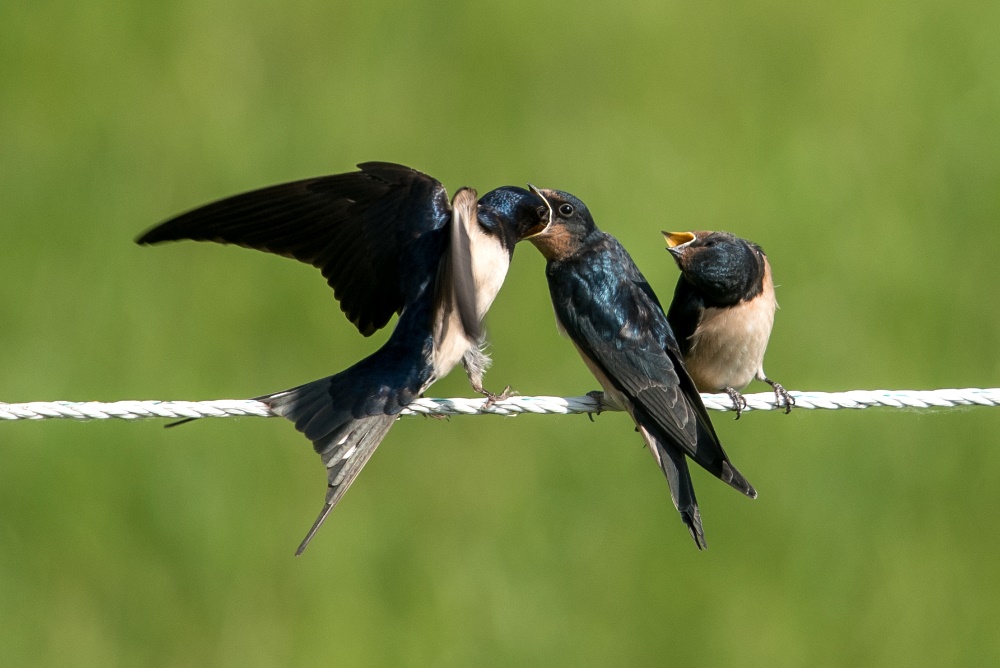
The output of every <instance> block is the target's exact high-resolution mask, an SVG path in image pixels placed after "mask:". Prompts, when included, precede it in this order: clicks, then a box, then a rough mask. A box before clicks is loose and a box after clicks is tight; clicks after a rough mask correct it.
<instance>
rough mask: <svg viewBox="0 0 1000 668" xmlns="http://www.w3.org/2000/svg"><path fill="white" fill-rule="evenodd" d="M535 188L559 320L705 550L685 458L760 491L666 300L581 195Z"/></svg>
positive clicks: (538, 239) (540, 242) (541, 244)
mask: <svg viewBox="0 0 1000 668" xmlns="http://www.w3.org/2000/svg"><path fill="white" fill-rule="evenodd" d="M537 192H538V193H539V195H540V196H542V197H543V198H544V199H545V200H546V203H547V205H548V208H549V221H550V222H549V225H548V226H547V227H546V228H545V229H544V230H543V231H542V232H541V233H539V234H537V235H535V236H533V237H532V238H531V242H532V243H533V244H534V245H535V247H536V248H538V250H540V251H541V253H542V255H543V256H545V258H546V260H547V261H548V262H547V264H546V267H545V274H546V276H547V277H548V283H549V292H550V295H551V297H552V305H553V307H554V309H555V314H556V324H557V326H558V328H559V329H560V331H562V332H563V333H565V334H566V335H567V336H569V338H570V339H571V340H572V341H573V345H574V346H576V349H577V351H578V352H579V353H580V356H581V357H582V358H583V361H584V362H585V363H586V365H587V367H588V368H589V369H590V371H591V372H592V373H593V374H594V376H596V378H597V380H598V382H600V384H601V386H602V387H603V388H604V392H605V394H606V395H607V396H608V397H610V398H611V399H612V400H613V401H614V402H615V403H617V404H620V405H621V407H622V408H624V409H625V410H626V411H628V413H629V415H631V416H632V420H633V421H634V422H635V424H636V427H637V428H638V431H639V432H640V433H641V434H642V438H643V439H644V440H645V442H646V444H647V445H648V446H649V450H650V452H652V453H653V457H654V458H655V459H656V463H657V464H659V466H660V468H661V469H662V470H663V473H664V475H666V477H667V483H668V484H669V485H670V494H671V497H672V499H673V502H674V506H676V508H677V510H678V511H679V512H680V514H681V518H682V519H683V521H684V523H685V524H686V525H687V527H688V530H689V531H690V532H691V536H692V538H694V541H695V544H696V545H697V546H698V548H699V549H704V548H705V547H706V546H707V545H706V543H705V532H704V529H703V527H702V522H701V513H700V511H699V510H698V502H697V500H696V498H695V493H694V486H693V484H692V482H691V474H690V472H689V471H688V465H687V460H686V459H685V456H686V457H690V458H691V459H693V460H694V461H695V462H697V463H698V464H699V465H700V466H702V467H703V468H704V469H706V470H707V471H708V472H709V473H711V474H712V475H714V476H715V477H717V478H719V479H720V480H722V481H723V482H726V483H728V484H729V485H731V486H732V487H734V488H736V489H737V490H739V491H740V492H743V493H744V494H746V495H747V496H749V497H750V498H756V496H757V492H756V491H755V490H754V488H753V487H752V486H751V485H750V483H749V482H747V480H746V478H744V477H743V475H742V474H740V472H739V471H737V470H736V467H734V466H733V465H732V462H730V461H729V457H728V456H727V455H726V452H725V451H724V450H723V449H722V445H721V444H720V443H719V438H718V436H716V433H715V429H714V428H713V427H712V422H711V420H710V419H709V417H708V412H707V411H706V410H705V406H704V404H703V403H702V401H701V396H700V395H699V394H698V390H697V388H696V387H695V384H694V382H693V381H692V380H691V377H690V376H689V375H688V373H687V371H686V370H685V368H684V362H683V356H682V354H681V350H680V347H679V346H678V344H677V340H676V339H675V338H674V333H673V332H672V331H671V329H670V325H669V324H668V323H667V318H666V316H665V315H664V313H663V309H662V307H661V306H660V302H659V300H658V299H657V297H656V295H655V294H654V293H653V290H652V288H650V287H649V283H648V282H647V281H646V279H645V278H644V277H643V275H642V274H641V273H640V272H639V269H638V267H636V266H635V263H634V262H633V261H632V258H631V257H630V256H629V254H628V253H627V252H626V251H625V249H624V248H623V247H622V246H621V244H620V243H618V241H617V240H616V239H615V238H614V237H612V236H611V235H610V234H606V233H604V232H602V231H600V230H599V229H598V228H597V226H596V225H595V224H594V220H593V218H592V217H591V215H590V212H589V211H588V210H587V207H586V206H585V205H584V204H583V202H581V201H580V200H579V199H577V198H576V197H574V196H573V195H570V194H569V193H565V192H560V191H558V190H540V191H537Z"/></svg>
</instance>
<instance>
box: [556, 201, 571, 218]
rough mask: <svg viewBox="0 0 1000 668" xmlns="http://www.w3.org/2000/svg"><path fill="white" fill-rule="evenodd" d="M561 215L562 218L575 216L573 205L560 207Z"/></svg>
mask: <svg viewBox="0 0 1000 668" xmlns="http://www.w3.org/2000/svg"><path fill="white" fill-rule="evenodd" d="M559 215H560V216H572V215H573V205H572V204H563V205H562V206H560V207H559Z"/></svg>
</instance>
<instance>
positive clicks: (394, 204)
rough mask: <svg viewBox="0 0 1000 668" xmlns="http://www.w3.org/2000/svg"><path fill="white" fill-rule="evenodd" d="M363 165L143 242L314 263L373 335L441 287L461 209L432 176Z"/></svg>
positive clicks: (197, 217) (183, 222)
mask: <svg viewBox="0 0 1000 668" xmlns="http://www.w3.org/2000/svg"><path fill="white" fill-rule="evenodd" d="M358 167H359V169H360V171H357V172H349V173H346V174H336V175H333V176H322V177H317V178H311V179H304V180H301V181H294V182H291V183H284V184H281V185H276V186H270V187H268V188H262V189H260V190H254V191H251V192H248V193H243V194H241V195H236V196H234V197H229V198H227V199H224V200H221V201H218V202H214V203H212V204H208V205H206V206H203V207H200V208H198V209H195V210H193V211H189V212H187V213H184V214H181V215H180V216H177V217H176V218H173V219H171V220H168V221H166V222H164V223H162V224H160V225H158V226H156V227H154V228H153V229H151V230H149V231H148V232H146V233H145V234H143V235H142V236H140V237H139V238H138V239H137V240H136V241H137V243H140V244H151V243H157V242H160V241H174V240H180V239H192V240H195V241H214V242H217V243H224V244H235V245H238V246H243V247H246V248H253V249H256V250H262V251H266V252H269V253H274V254H277V255H283V256H285V257H290V258H293V259H296V260H299V261H301V262H305V263H307V264H311V265H313V266H314V267H317V268H318V269H320V271H322V273H323V276H324V277H325V278H326V279H327V282H328V283H329V284H330V287H332V288H333V290H334V295H335V296H336V298H337V299H338V300H339V301H340V305H341V308H342V309H343V311H344V313H345V314H346V315H347V318H348V319H349V320H350V321H351V322H352V323H354V325H355V326H356V327H357V328H358V330H360V331H361V333H362V334H364V335H365V336H368V335H370V334H372V333H374V332H375V331H376V330H378V329H380V328H382V327H384V326H385V325H386V323H388V322H389V319H390V318H391V317H392V315H393V313H397V312H399V311H400V310H401V309H402V308H403V306H404V305H405V303H406V302H407V297H408V294H407V292H408V291H409V290H411V289H413V290H416V289H417V288H418V287H419V285H420V284H421V282H423V281H426V280H433V279H434V276H435V275H436V271H437V265H438V262H439V260H440V255H441V253H442V252H443V249H444V246H445V244H447V243H448V240H447V235H446V234H444V227H445V225H446V224H447V223H448V221H449V219H450V217H451V208H450V205H449V203H448V195H447V192H446V191H445V189H444V186H443V185H441V183H440V182H439V181H437V180H435V179H433V178H432V177H430V176H427V175H426V174H423V173H421V172H418V171H416V170H413V169H410V168H408V167H404V166H402V165H396V164H392V163H383V162H367V163H363V164H361V165H359V166H358Z"/></svg>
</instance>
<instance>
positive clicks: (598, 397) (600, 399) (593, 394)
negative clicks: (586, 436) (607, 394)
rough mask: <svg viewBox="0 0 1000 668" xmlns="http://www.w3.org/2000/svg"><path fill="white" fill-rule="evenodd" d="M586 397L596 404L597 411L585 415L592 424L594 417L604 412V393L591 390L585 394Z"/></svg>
mask: <svg viewBox="0 0 1000 668" xmlns="http://www.w3.org/2000/svg"><path fill="white" fill-rule="evenodd" d="M587 396H588V397H590V398H591V399H593V400H594V401H596V402H597V410H596V411H594V412H593V413H587V417H588V418H590V421H591V422H593V421H594V416H595V415H600V414H601V413H603V412H604V392H602V391H600V390H591V391H590V392H587Z"/></svg>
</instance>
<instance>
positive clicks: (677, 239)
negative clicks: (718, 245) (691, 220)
mask: <svg viewBox="0 0 1000 668" xmlns="http://www.w3.org/2000/svg"><path fill="white" fill-rule="evenodd" d="M661 234H663V238H664V240H665V241H666V242H667V248H677V247H678V246H680V245H682V244H686V243H688V242H691V241H694V240H695V236H694V233H693V232H661Z"/></svg>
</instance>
